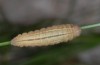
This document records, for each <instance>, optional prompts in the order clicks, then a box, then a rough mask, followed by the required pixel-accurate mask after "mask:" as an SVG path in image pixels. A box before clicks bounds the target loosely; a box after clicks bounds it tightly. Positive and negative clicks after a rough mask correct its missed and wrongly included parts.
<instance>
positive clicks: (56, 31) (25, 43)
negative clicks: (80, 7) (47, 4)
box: [11, 24, 81, 47]
mask: <svg viewBox="0 0 100 65" xmlns="http://www.w3.org/2000/svg"><path fill="white" fill-rule="evenodd" d="M80 33H81V29H80V27H79V26H77V25H74V24H65V25H64V24H63V25H55V26H52V27H47V28H42V29H40V30H36V31H30V32H28V33H23V34H19V35H18V36H16V37H15V38H14V39H12V40H11V44H12V45H14V46H19V47H35V46H48V45H54V44H58V43H61V42H67V41H70V40H72V39H73V38H76V37H78V36H79V35H80Z"/></svg>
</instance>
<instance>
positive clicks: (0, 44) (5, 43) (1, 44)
mask: <svg viewBox="0 0 100 65" xmlns="http://www.w3.org/2000/svg"><path fill="white" fill-rule="evenodd" d="M7 45H10V41H7V42H3V43H0V46H7Z"/></svg>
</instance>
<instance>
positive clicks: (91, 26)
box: [0, 23, 100, 46]
mask: <svg viewBox="0 0 100 65" xmlns="http://www.w3.org/2000/svg"><path fill="white" fill-rule="evenodd" d="M98 26H100V23H97V24H92V25H86V26H82V27H81V29H89V28H94V27H98ZM10 44H11V42H10V41H7V42H2V43H0V46H7V45H10Z"/></svg>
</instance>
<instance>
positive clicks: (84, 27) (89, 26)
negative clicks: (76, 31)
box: [81, 23, 100, 29]
mask: <svg viewBox="0 0 100 65" xmlns="http://www.w3.org/2000/svg"><path fill="white" fill-rule="evenodd" d="M98 26H100V23H97V24H92V25H87V26H82V27H81V29H89V28H94V27H98Z"/></svg>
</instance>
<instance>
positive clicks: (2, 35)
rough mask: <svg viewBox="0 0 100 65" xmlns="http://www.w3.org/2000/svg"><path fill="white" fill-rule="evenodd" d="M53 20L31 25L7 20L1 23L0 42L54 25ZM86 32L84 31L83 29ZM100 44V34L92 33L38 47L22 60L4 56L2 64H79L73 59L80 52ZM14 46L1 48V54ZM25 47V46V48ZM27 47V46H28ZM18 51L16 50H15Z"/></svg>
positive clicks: (0, 62) (0, 61) (0, 63)
mask: <svg viewBox="0 0 100 65" xmlns="http://www.w3.org/2000/svg"><path fill="white" fill-rule="evenodd" d="M51 21H54V20H50V21H44V20H43V21H41V22H38V23H36V24H34V25H30V26H20V25H12V24H9V23H6V22H1V23H0V42H5V41H9V40H11V39H12V38H13V37H15V36H16V35H17V34H19V33H23V32H28V31H31V30H36V29H40V28H41V27H47V26H51V25H53V24H52V22H51ZM82 32H84V31H82ZM99 44H100V35H99V34H94V33H90V34H88V35H81V36H80V37H78V38H76V39H74V40H73V41H69V42H67V43H61V44H57V45H54V46H47V47H38V51H37V53H35V55H34V54H33V55H31V56H29V57H26V58H24V59H21V60H15V62H13V61H9V60H5V59H4V58H5V57H2V58H1V60H0V65H55V64H57V65H78V64H79V62H76V61H72V60H73V59H74V57H76V55H77V54H78V53H79V52H82V51H85V50H88V49H90V48H93V47H95V46H97V45H99ZM12 48H13V46H10V45H9V46H3V47H1V48H0V55H3V56H5V55H6V54H7V53H8V52H9V50H11V49H12ZM23 49H24V48H23ZM26 49H27V48H26ZM15 52H16V51H15Z"/></svg>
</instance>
